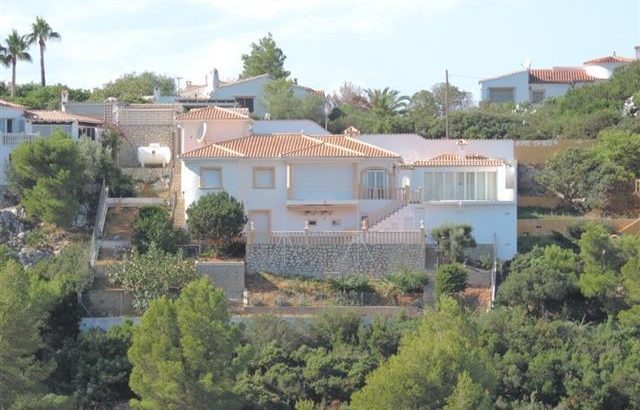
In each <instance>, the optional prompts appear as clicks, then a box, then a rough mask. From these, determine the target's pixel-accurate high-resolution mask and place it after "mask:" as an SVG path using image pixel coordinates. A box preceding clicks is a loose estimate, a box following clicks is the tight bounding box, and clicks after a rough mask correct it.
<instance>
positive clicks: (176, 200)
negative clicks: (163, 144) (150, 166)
mask: <svg viewBox="0 0 640 410" xmlns="http://www.w3.org/2000/svg"><path fill="white" fill-rule="evenodd" d="M180 170H181V166H180V164H179V163H177V161H176V163H175V165H174V167H173V175H172V177H171V187H170V188H169V192H170V195H171V204H172V206H173V209H172V215H173V225H174V226H175V227H176V228H182V227H184V224H185V223H186V220H185V216H184V211H185V209H184V196H183V195H182V178H181V173H180Z"/></svg>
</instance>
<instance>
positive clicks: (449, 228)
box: [431, 224, 476, 263]
mask: <svg viewBox="0 0 640 410" xmlns="http://www.w3.org/2000/svg"><path fill="white" fill-rule="evenodd" d="M472 230H473V228H472V227H471V226H470V225H466V224H459V225H454V224H444V225H440V226H438V227H436V228H433V229H432V230H431V237H432V238H433V240H435V241H436V243H437V244H438V250H439V251H440V253H441V254H442V255H443V256H444V259H445V260H446V261H447V262H450V263H452V262H462V261H463V259H464V250H465V249H466V248H475V247H476V241H475V239H473V236H472V235H471V231H472Z"/></svg>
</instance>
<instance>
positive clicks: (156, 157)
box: [138, 143, 171, 168]
mask: <svg viewBox="0 0 640 410" xmlns="http://www.w3.org/2000/svg"><path fill="white" fill-rule="evenodd" d="M138 162H140V164H142V167H143V168H144V167H145V166H147V165H162V166H163V167H164V166H165V165H167V164H168V163H169V162H171V148H169V147H165V146H162V145H160V144H155V143H154V144H149V146H148V147H138Z"/></svg>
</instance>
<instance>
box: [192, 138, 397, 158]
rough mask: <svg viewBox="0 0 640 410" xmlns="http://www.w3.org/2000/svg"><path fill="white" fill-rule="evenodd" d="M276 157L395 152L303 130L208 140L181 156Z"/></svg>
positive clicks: (390, 154)
mask: <svg viewBox="0 0 640 410" xmlns="http://www.w3.org/2000/svg"><path fill="white" fill-rule="evenodd" d="M225 157H227V158H228V157H247V158H278V157H364V158H367V157H376V158H380V157H381V158H396V157H398V155H397V154H395V153H393V152H390V151H387V150H383V149H381V148H377V147H375V146H372V145H370V144H367V143H364V142H361V141H356V140H353V139H351V138H348V137H345V136H342V135H336V136H330V137H310V136H308V135H304V134H270V135H252V136H249V137H244V138H237V139H234V140H229V141H224V142H220V143H217V144H211V145H208V146H206V147H202V148H197V149H195V150H193V151H189V152H187V153H185V154H183V155H182V158H225Z"/></svg>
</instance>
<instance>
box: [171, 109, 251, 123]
mask: <svg viewBox="0 0 640 410" xmlns="http://www.w3.org/2000/svg"><path fill="white" fill-rule="evenodd" d="M176 119H177V120H248V119H249V109H248V108H222V107H216V106H212V107H205V108H199V109H197V110H191V111H189V112H185V113H184V114H180V115H177V116H176Z"/></svg>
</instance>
